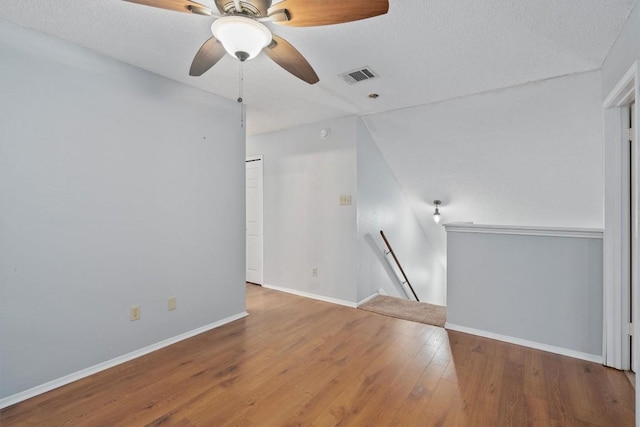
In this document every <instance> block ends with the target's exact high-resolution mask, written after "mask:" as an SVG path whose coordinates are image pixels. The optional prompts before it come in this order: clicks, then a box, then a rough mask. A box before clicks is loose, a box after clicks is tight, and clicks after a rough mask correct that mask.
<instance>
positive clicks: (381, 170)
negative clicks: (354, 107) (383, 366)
mask: <svg viewBox="0 0 640 427" xmlns="http://www.w3.org/2000/svg"><path fill="white" fill-rule="evenodd" d="M357 150H358V301H362V300H363V299H365V298H367V297H369V296H371V295H373V294H375V293H376V292H378V290H380V289H382V290H384V291H385V292H386V293H387V294H388V295H392V296H399V297H401V298H406V295H405V293H404V292H403V290H402V288H401V287H400V284H399V283H398V281H397V279H396V278H395V276H394V275H393V273H392V272H391V270H390V269H389V267H388V264H387V262H386V261H385V259H384V248H385V246H384V241H383V240H382V237H381V236H380V230H383V231H384V232H385V235H386V236H387V239H388V240H389V242H390V243H391V245H393V250H394V252H395V253H396V255H397V257H398V259H399V261H400V263H401V264H402V268H403V269H404V270H405V273H406V274H407V277H408V278H409V281H410V282H411V285H412V286H413V288H414V290H415V291H416V294H417V295H418V297H419V298H420V301H424V302H428V303H431V304H438V305H445V304H446V289H445V277H444V276H445V274H444V268H443V266H442V264H441V263H440V261H439V259H438V256H437V254H436V251H435V249H434V248H433V246H431V244H430V243H429V241H428V240H427V237H426V236H425V233H424V231H423V230H422V227H421V226H420V223H419V222H418V219H417V218H416V215H415V213H414V211H413V209H411V205H410V204H409V201H408V200H407V198H406V197H405V195H404V193H403V192H402V189H401V188H400V185H399V184H398V182H397V181H396V179H395V177H394V176H393V174H392V173H391V170H389V167H388V166H387V163H386V162H385V161H384V159H383V158H382V155H381V154H380V151H378V147H377V146H376V144H375V142H374V141H373V138H372V137H371V135H370V133H369V130H368V129H367V127H366V126H365V125H364V123H363V121H362V120H361V119H358V122H357ZM430 225H432V226H433V227H441V226H439V225H436V224H435V223H433V221H432V222H431V224H430ZM412 298H413V297H412Z"/></svg>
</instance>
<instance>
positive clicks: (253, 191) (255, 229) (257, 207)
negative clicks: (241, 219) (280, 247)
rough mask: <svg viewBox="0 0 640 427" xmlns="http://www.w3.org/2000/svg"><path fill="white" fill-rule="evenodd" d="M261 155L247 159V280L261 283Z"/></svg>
mask: <svg viewBox="0 0 640 427" xmlns="http://www.w3.org/2000/svg"><path fill="white" fill-rule="evenodd" d="M262 162H263V160H262V156H256V157H250V158H248V159H247V162H246V166H247V174H246V177H247V227H246V231H247V236H246V237H247V250H246V260H247V282H251V283H256V284H258V285H262V280H263V279H262V274H263V273H262V269H263V256H262V190H263V185H262Z"/></svg>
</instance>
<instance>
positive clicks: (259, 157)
mask: <svg viewBox="0 0 640 427" xmlns="http://www.w3.org/2000/svg"><path fill="white" fill-rule="evenodd" d="M255 161H259V162H260V175H261V176H260V190H259V191H258V215H259V216H260V218H261V222H260V224H261V225H260V226H261V230H260V245H261V246H262V248H261V250H260V266H261V269H260V283H258V284H259V285H264V156H263V155H262V154H259V155H257V156H248V157H247V158H246V159H245V189H246V164H247V163H248V162H255ZM245 222H246V212H245ZM245 230H246V225H245ZM246 239H247V236H246V231H245V245H246ZM245 257H246V255H245ZM246 261H247V260H246V259H245V280H246V272H247V267H246Z"/></svg>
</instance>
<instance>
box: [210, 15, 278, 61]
mask: <svg viewBox="0 0 640 427" xmlns="http://www.w3.org/2000/svg"><path fill="white" fill-rule="evenodd" d="M211 32H212V33H213V36H214V37H215V38H216V39H218V40H219V41H220V43H222V45H223V46H224V49H225V50H226V51H227V53H229V55H231V56H234V57H236V58H238V59H239V60H240V61H244V60H246V59H252V58H255V57H256V56H257V55H258V54H259V53H260V52H261V51H262V49H263V48H264V47H265V46H266V45H268V44H269V43H271V31H269V29H268V28H267V27H266V26H264V25H263V24H261V23H260V22H258V21H256V20H254V19H251V18H246V17H243V16H223V17H221V18H218V19H216V20H215V21H214V22H213V24H212V25H211Z"/></svg>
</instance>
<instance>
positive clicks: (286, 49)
mask: <svg viewBox="0 0 640 427" xmlns="http://www.w3.org/2000/svg"><path fill="white" fill-rule="evenodd" d="M262 51H263V52H264V53H265V54H266V55H267V56H268V57H269V58H271V59H273V61H274V62H275V63H276V64H278V65H279V66H281V67H282V68H284V69H285V70H287V71H288V72H290V73H291V74H293V75H294V76H296V77H297V78H299V79H301V80H304V81H305V82H307V83H309V84H314V83H318V82H319V81H320V79H319V78H318V75H317V74H316V72H315V71H313V68H311V65H309V63H308V62H307V60H306V59H304V56H302V55H301V54H300V52H298V51H297V50H296V48H295V47H293V46H291V43H289V42H288V41H286V40H285V39H283V38H282V37H278V36H276V35H273V40H272V41H271V44H270V45H268V46H267V47H265V48H264V49H263V50H262Z"/></svg>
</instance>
